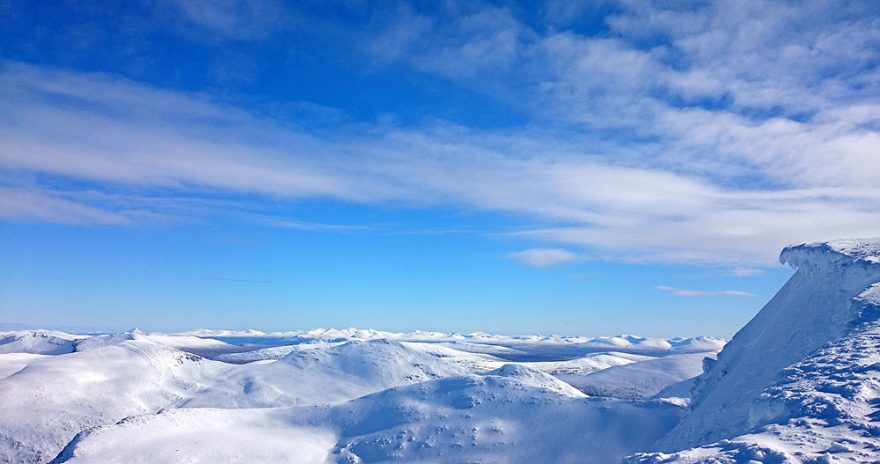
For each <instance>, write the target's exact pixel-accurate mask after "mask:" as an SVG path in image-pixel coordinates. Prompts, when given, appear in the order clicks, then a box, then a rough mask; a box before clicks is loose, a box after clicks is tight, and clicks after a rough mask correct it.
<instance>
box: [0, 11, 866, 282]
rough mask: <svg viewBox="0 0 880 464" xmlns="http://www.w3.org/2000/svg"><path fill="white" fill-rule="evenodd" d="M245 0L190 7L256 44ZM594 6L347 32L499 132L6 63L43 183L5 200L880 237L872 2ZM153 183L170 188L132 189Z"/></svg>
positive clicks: (393, 21) (645, 235)
mask: <svg viewBox="0 0 880 464" xmlns="http://www.w3.org/2000/svg"><path fill="white" fill-rule="evenodd" d="M249 5H251V2H241V3H239V2H230V3H221V4H217V5H213V4H212V5H207V4H204V5H203V4H198V3H196V4H192V5H189V6H187V8H189V10H187V11H189V12H190V13H192V14H193V15H194V16H193V17H194V18H195V17H198V18H201V19H199V20H198V21H196V20H195V19H193V21H195V23H197V26H198V27H199V28H202V29H204V30H214V31H215V33H217V34H220V35H223V36H224V37H227V38H232V39H234V40H244V41H247V40H251V39H260V40H270V38H269V36H265V35H260V34H261V33H257V32H254V31H256V30H262V29H266V28H265V27H264V25H262V23H261V21H262V20H257V19H254V20H253V21H251V20H249V19H247V18H248V17H249V16H248V15H249V14H250V13H248V14H247V15H244V16H240V15H236V14H234V13H235V12H236V11H239V10H241V9H243V10H242V11H246V12H251V13H254V15H256V16H257V17H264V16H265V17H272V16H274V17H276V18H281V19H280V20H283V19H284V17H283V15H272V14H269V15H264V14H263V13H260V12H265V11H270V12H271V8H269V9H268V10H267V9H266V8H264V7H263V6H259V5H262V3H259V2H257V3H254V5H257V6H253V7H252V6H249ZM266 5H271V3H266ZM608 5H610V6H609V7H608V8H604V7H603V8H598V9H596V8H593V9H590V14H592V15H594V16H595V15H599V16H601V21H599V22H600V23H601V24H602V25H603V27H605V28H607V30H608V31H610V32H611V33H608V34H606V33H596V34H590V33H588V32H584V31H582V30H578V29H577V28H575V27H573V26H571V27H570V26H569V25H571V24H574V23H576V22H577V21H576V20H577V18H578V17H579V15H582V14H584V13H583V11H585V10H582V9H577V8H560V7H558V6H557V7H552V8H551V7H547V8H546V12H545V13H546V18H547V19H546V20H547V21H548V23H551V24H553V25H554V27H541V25H540V24H533V23H527V22H525V21H523V20H521V18H520V17H518V16H517V12H516V10H515V9H513V8H503V7H502V8H499V7H497V6H490V5H483V4H479V3H474V4H468V5H462V4H456V3H454V2H453V3H444V4H442V5H439V6H436V7H434V9H433V10H432V9H430V8H427V9H426V8H415V7H412V6H409V5H407V4H401V5H400V6H399V7H397V8H391V9H379V8H377V9H376V11H379V12H381V14H382V16H381V17H380V18H371V21H370V24H371V25H372V26H370V27H365V28H362V29H358V31H359V32H357V33H350V34H351V36H352V37H359V38H360V39H362V40H352V41H351V43H353V44H355V45H357V46H360V47H362V49H363V50H362V52H363V54H364V56H366V57H368V58H367V60H368V61H370V64H371V65H372V66H373V67H374V69H375V68H376V67H378V68H381V67H382V66H388V65H393V66H400V65H402V66H405V67H408V68H410V69H412V70H413V72H418V73H427V74H433V75H436V76H439V77H440V78H442V79H446V80H448V81H449V82H451V83H453V84H454V85H456V86H461V87H464V88H471V89H474V90H475V91H478V92H480V93H482V94H484V95H488V96H489V97H491V98H494V99H497V100H498V101H501V102H504V103H505V104H508V105H510V106H511V107H514V108H516V109H517V110H519V111H523V112H524V113H525V114H527V115H528V118H529V122H528V123H527V124H524V125H521V126H516V127H504V128H502V129H486V128H480V127H464V126H462V125H458V124H455V123H454V122H450V121H439V120H437V119H426V120H425V121H422V122H420V123H417V124H409V125H406V126H397V125H394V124H391V123H387V122H382V123H364V122H360V123H357V124H355V123H349V122H346V121H345V118H342V119H341V120H342V123H340V124H334V125H333V130H331V131H323V132H321V133H317V132H310V131H308V130H306V129H304V128H303V127H302V126H298V125H295V124H291V123H290V122H289V121H282V120H276V119H272V118H270V117H267V116H264V115H262V114H261V113H260V112H258V111H252V110H251V109H246V108H244V107H242V106H240V105H238V104H233V103H230V102H228V101H224V100H222V99H221V98H219V97H217V96H215V95H211V94H208V93H193V92H183V91H175V90H169V89H168V88H164V89H160V88H157V87H155V86H151V85H149V84H146V83H143V82H137V81H133V80H128V79H123V78H121V77H119V76H116V75H108V74H94V73H84V72H76V71H68V70H59V69H50V68H44V67H39V66H32V65H27V64H20V63H14V62H6V63H4V64H3V65H2V67H0V80H2V88H0V92H2V94H0V96H2V98H3V99H4V102H7V106H8V107H9V108H10V111H6V112H4V113H3V114H2V116H0V117H2V123H3V140H4V143H3V144H2V147H0V169H2V172H3V173H5V174H4V179H6V180H8V179H9V178H12V177H15V176H16V175H17V174H18V173H22V172H24V173H29V174H36V175H39V176H38V177H39V178H40V179H42V180H41V181H40V182H34V183H31V184H27V185H25V184H20V183H16V182H4V184H5V187H4V188H6V189H7V190H8V191H9V193H8V194H7V195H6V197H7V198H13V197H15V198H21V199H22V200H21V201H18V200H16V201H15V202H6V203H5V206H4V209H3V211H4V213H3V214H4V216H5V217H7V218H29V220H45V221H61V222H70V223H83V222H92V223H100V224H117V223H118V224H122V223H125V224H138V223H141V222H144V221H149V220H151V219H150V217H153V218H156V217H174V216H176V215H177V216H180V215H185V216H188V217H191V216H193V215H195V216H198V215H199V214H222V211H223V208H212V207H209V206H205V205H204V204H203V205H202V206H197V205H195V204H194V203H193V201H192V200H194V199H206V200H207V199H209V198H216V197H217V196H227V197H232V198H235V199H236V200H235V201H236V202H237V206H236V207H235V208H231V209H230V210H229V211H233V212H234V213H235V214H239V215H246V214H247V213H251V212H254V211H250V210H258V209H259V208H258V206H257V205H256V203H257V201H255V198H257V199H259V198H264V199H265V198H268V199H272V200H274V201H280V202H295V201H298V200H302V199H319V200H333V201H343V202H349V203H356V204H362V205H396V206H406V207H417V208H433V207H437V206H443V207H454V208H465V209H468V210H476V211H486V212H502V213H505V214H511V215H514V216H516V217H522V218H527V221H528V223H529V224H531V225H532V226H530V227H524V228H519V229H514V230H506V231H501V233H505V234H506V235H507V236H508V237H514V238H516V239H519V240H522V241H523V242H525V243H526V245H525V247H530V248H534V249H545V250H547V249H556V250H563V251H567V252H569V253H572V254H574V255H576V256H580V255H582V254H585V253H588V254H589V255H590V256H591V257H593V256H595V257H597V258H602V259H614V260H626V261H638V262H645V261H673V262H688V263H694V262H720V263H726V264H732V265H734V266H737V267H741V268H744V269H751V268H752V267H750V266H753V265H764V264H769V263H773V262H774V259H773V257H774V256H775V254H776V253H777V252H778V250H779V248H780V247H782V246H784V245H786V244H788V243H790V242H799V241H804V240H824V239H828V238H832V237H839V236H855V235H877V234H878V233H880V221H878V219H877V214H876V211H877V210H880V187H878V186H877V183H876V179H877V178H880V159H878V156H880V155H878V153H880V99H878V98H877V95H880V66H878V63H880V52H878V50H880V46H878V45H880V32H878V31H880V27H877V26H878V25H880V18H878V15H877V14H876V13H877V12H876V11H873V10H871V8H870V7H869V6H866V5H860V4H847V5H844V6H840V5H838V6H836V7H834V8H831V7H829V4H828V3H827V2H824V1H810V2H804V3H803V4H802V5H799V6H798V7H797V8H795V7H793V6H792V5H790V4H786V3H781V2H760V3H755V2H745V3H743V2H720V1H719V2H705V3H702V4H700V5H698V6H696V7H694V8H689V9H680V8H671V7H668V6H666V5H661V4H656V3H651V2H610V3H608ZM202 7H204V8H212V9H218V8H219V12H218V11H213V10H212V11H209V12H205V11H200V10H199V8H202ZM820 11H821V12H824V13H827V12H829V11H830V12H831V13H828V14H824V13H823V14H817V12H820ZM230 12H231V13H230ZM258 13H259V14H258ZM199 14H201V16H198V15H199ZM252 16H253V15H252ZM373 19H375V21H373ZM734 19H735V20H734ZM242 21H245V22H246V23H247V24H243V23H241V22H242ZM281 26H282V25H278V24H275V23H272V25H271V27H268V29H267V30H273V31H277V30H279V29H276V27H279V28H280V27H281ZM239 27H240V28H241V31H238V28H239ZM248 30H251V32H247V31H248ZM223 31H226V32H223ZM224 34H225V35H224ZM236 34H238V35H236ZM357 34H363V35H362V36H357ZM47 175H48V176H49V177H48V179H52V178H56V179H74V180H76V181H78V182H85V183H97V184H101V185H102V186H104V187H105V189H104V190H105V191H106V192H108V193H107V194H106V195H105V196H104V197H100V196H97V195H84V194H83V193H84V192H82V191H81V190H82V189H83V188H82V187H76V186H73V187H71V186H70V185H69V183H68V184H67V185H65V186H59V185H56V184H55V183H53V182H52V181H51V180H46V179H47V177H46V176H47ZM65 189H67V190H65ZM156 190H160V191H162V192H163V194H167V196H169V197H171V198H165V199H161V198H160V199H157V198H150V196H151V195H152V192H154V191H156ZM182 197H187V198H188V200H187V201H184V200H183V199H182ZM119 198H131V199H133V198H140V199H139V200H138V201H137V203H138V204H137V205H134V206H133V205H130V204H123V202H120V201H119ZM172 198H177V199H178V200H179V201H174V200H173V199H172ZM160 200H161V201H160ZM182 211H186V212H185V214H182ZM200 211H201V213H200ZM205 211H210V212H209V213H205ZM256 212H259V211H256ZM257 216H259V215H255V216H254V217H257ZM273 221H274V222H273ZM273 221H269V223H274V224H276V225H281V224H286V225H288V226H290V225H292V226H294V227H299V226H302V225H303V224H311V223H310V222H309V221H298V220H292V221H286V222H285V221H284V220H283V219H277V220H276V219H273ZM315 224H319V225H320V224H321V223H315ZM267 225H271V224H267ZM309 227H312V226H311V225H310V226H309ZM334 227H335V226H334ZM318 229H321V227H318ZM560 256H561V255H560ZM558 259H563V260H564V259H565V258H558ZM538 261H539V260H537V261H535V262H538ZM548 262H552V259H551V260H549V261H548Z"/></svg>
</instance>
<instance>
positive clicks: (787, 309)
mask: <svg viewBox="0 0 880 464" xmlns="http://www.w3.org/2000/svg"><path fill="white" fill-rule="evenodd" d="M780 259H781V261H782V262H784V263H790V264H792V265H794V266H796V267H797V272H796V273H795V275H794V276H793V277H792V278H791V280H790V281H789V282H788V283H787V284H786V285H785V287H783V288H782V290H780V292H779V293H778V294H777V295H776V296H775V297H774V298H773V299H772V300H771V301H770V302H769V303H768V304H767V306H765V307H764V309H762V310H761V312H760V313H759V314H758V315H757V316H756V317H755V318H754V319H753V320H752V321H751V322H749V324H747V325H746V326H745V327H744V328H743V329H742V330H741V331H740V332H739V333H737V334H736V336H734V338H733V340H732V341H731V342H730V343H729V344H728V345H727V346H726V347H725V348H724V349H723V350H722V351H721V353H720V354H719V356H718V360H717V362H714V363H708V369H707V371H706V372H705V373H704V374H703V375H702V376H701V377H700V378H698V380H697V386H696V393H695V396H694V402H693V409H692V411H691V412H690V413H689V414H688V415H687V416H686V417H685V418H684V420H683V421H682V422H681V423H680V424H678V425H677V426H676V427H675V428H674V429H673V430H672V431H671V432H670V433H669V434H668V435H667V436H666V437H665V438H664V439H662V440H661V441H660V442H659V446H660V447H661V449H666V450H682V449H683V448H687V449H685V450H682V451H678V452H674V453H652V454H644V455H638V456H634V457H632V458H631V459H630V460H629V462H632V463H673V462H675V463H740V462H753V461H756V462H767V463H771V462H773V463H776V462H778V463H798V464H799V463H832V462H833V463H871V462H880V239H874V240H847V241H837V242H830V243H820V244H802V245H798V246H793V247H788V248H786V249H785V250H784V251H783V252H782V255H781V258H780ZM713 442H714V443H713Z"/></svg>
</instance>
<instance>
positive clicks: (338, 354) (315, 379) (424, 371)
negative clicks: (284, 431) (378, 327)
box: [181, 340, 465, 408]
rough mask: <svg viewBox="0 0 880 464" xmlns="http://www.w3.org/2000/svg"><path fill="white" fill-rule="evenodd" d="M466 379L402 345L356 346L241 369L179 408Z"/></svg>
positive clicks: (276, 401)
mask: <svg viewBox="0 0 880 464" xmlns="http://www.w3.org/2000/svg"><path fill="white" fill-rule="evenodd" d="M463 373H465V370H464V369H463V368H460V367H458V366H455V365H451V364H448V363H445V362H443V361H442V360H440V359H438V358H436V357H433V356H429V355H427V354H424V353H421V352H418V351H416V350H413V349H411V348H408V347H406V346H404V345H403V344H401V343H399V342H395V341H390V340H370V341H353V342H348V343H345V344H342V345H338V346H333V347H329V348H326V349H311V350H295V351H291V352H290V353H288V354H287V355H286V356H284V357H283V358H281V359H279V360H277V361H270V362H261V363H250V364H246V365H241V366H238V367H237V368H235V369H232V370H230V371H229V372H227V373H226V375H224V376H223V377H222V378H219V379H217V380H216V382H215V383H214V384H213V385H211V386H209V387H207V388H206V389H204V390H202V391H200V392H199V393H198V394H196V395H194V396H193V397H192V398H190V399H188V400H187V401H185V402H184V403H182V404H181V406H182V407H223V408H242V407H277V406H291V405H304V404H330V403H341V402H345V401H349V400H352V399H354V398H357V397H360V396H364V395H367V394H369V393H374V392H377V391H381V390H385V389H388V388H391V387H396V386H400V385H408V384H411V383H417V382H424V381H426V380H430V379H434V378H439V377H448V376H451V375H458V374H463ZM304 379H307V381H303V380H304Z"/></svg>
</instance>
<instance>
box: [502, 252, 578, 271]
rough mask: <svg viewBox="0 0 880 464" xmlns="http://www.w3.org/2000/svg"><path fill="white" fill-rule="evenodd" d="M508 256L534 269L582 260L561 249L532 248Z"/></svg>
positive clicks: (574, 254)
mask: <svg viewBox="0 0 880 464" xmlns="http://www.w3.org/2000/svg"><path fill="white" fill-rule="evenodd" d="M507 256H508V257H509V258H511V259H514V260H516V261H519V262H521V263H523V264H526V265H529V266H532V267H552V266H558V265H560V264H565V263H570V262H573V261H577V260H578V259H580V257H579V256H578V255H577V254H576V253H572V252H571V251H568V250H563V249H561V248H531V249H528V250H523V251H517V252H515V253H510V254H508V255H507Z"/></svg>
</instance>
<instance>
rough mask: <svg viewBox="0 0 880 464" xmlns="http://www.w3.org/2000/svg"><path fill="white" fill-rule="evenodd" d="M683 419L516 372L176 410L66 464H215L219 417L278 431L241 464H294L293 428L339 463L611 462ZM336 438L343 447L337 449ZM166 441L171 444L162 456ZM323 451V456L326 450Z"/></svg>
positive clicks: (239, 426)
mask: <svg viewBox="0 0 880 464" xmlns="http://www.w3.org/2000/svg"><path fill="white" fill-rule="evenodd" d="M681 414H682V409H681V408H678V407H675V406H674V405H671V404H668V403H663V402H656V401H655V402H627V401H615V400H595V399H590V398H585V397H584V395H583V394H581V393H580V392H578V391H577V390H574V389H573V388H571V387H570V386H568V385H566V384H564V383H563V382H561V381H559V380H557V379H555V378H553V377H552V376H549V375H547V374H543V373H541V372H537V371H534V370H531V369H528V368H525V367H522V366H504V367H502V368H501V369H499V370H497V371H492V372H489V373H486V374H483V375H475V374H468V375H462V376H453V377H447V378H443V379H436V380H432V381H428V382H423V383H419V384H415V385H410V386H406V387H399V388H393V389H389V390H385V391H382V392H379V393H375V394H373V395H369V396H365V397H363V398H359V399H356V400H354V401H351V402H348V403H345V404H341V405H337V406H332V407H317V408H303V407H295V408H266V409H261V410H229V411H227V412H218V411H217V410H210V409H200V410H192V409H190V410H182V409H177V410H171V411H168V412H166V413H163V414H159V415H153V416H144V417H141V418H137V420H128V421H125V422H123V423H121V424H119V425H116V426H109V427H102V428H99V429H95V430H93V431H91V432H87V433H84V434H83V435H82V436H81V437H80V438H79V439H78V440H75V441H74V442H73V443H72V444H71V445H70V446H69V447H68V448H67V449H66V450H65V452H64V453H62V455H61V456H59V459H58V460H57V462H69V463H89V462H101V459H102V458H105V457H108V456H112V457H117V458H119V459H121V461H120V462H122V461H125V462H160V461H164V460H165V458H167V457H168V456H169V451H168V450H169V449H172V448H173V449H185V450H186V451H187V453H189V454H188V457H189V458H192V459H194V460H195V461H196V462H208V460H207V458H205V457H204V456H202V455H194V454H193V453H196V451H195V450H204V452H205V453H206V455H205V456H207V455H208V454H207V453H213V452H214V451H213V450H212V449H208V448H207V447H204V446H202V444H201V442H199V440H200V439H201V438H200V436H199V435H194V434H192V433H190V432H188V431H189V430H193V429H199V428H203V427H204V426H203V425H200V424H203V423H205V422H209V421H212V420H217V419H216V418H217V417H218V415H219V417H220V419H219V422H220V423H221V426H220V428H221V430H219V432H218V433H219V434H220V436H231V437H235V436H236V435H238V434H244V433H248V432H251V431H254V430H263V429H267V430H268V429H272V430H273V432H272V433H271V434H270V435H269V439H267V440H265V441H263V440H262V438H256V437H255V439H256V440H257V441H258V442H259V443H260V444H261V447H260V448H259V449H257V450H254V449H253V446H251V447H244V448H242V449H240V450H238V451H237V454H234V455H229V456H228V457H227V458H228V459H230V460H231V459H237V460H240V461H241V462H256V461H259V462H289V461H288V460H287V459H286V458H285V457H284V456H285V455H284V452H285V449H286V447H287V446H289V445H288V444H287V443H285V442H284V441H278V440H275V437H278V436H283V435H284V434H285V433H286V431H287V430H289V431H290V434H291V437H293V439H298V438H297V437H300V436H302V435H301V434H302V433H304V432H303V431H311V432H310V433H313V434H314V436H315V440H314V443H316V444H320V445H321V446H324V447H325V448H324V450H323V451H324V453H326V455H327V458H328V460H329V461H330V462H340V463H343V462H404V463H405V462H456V463H457V462H485V463H494V462H497V463H511V462H559V463H568V462H571V463H588V464H589V463H597V464H598V463H603V464H604V463H608V462H615V461H617V460H619V459H620V458H621V457H623V456H624V455H626V454H627V453H629V452H632V451H633V450H638V449H644V447H645V446H647V445H648V444H650V443H651V442H652V441H653V440H655V439H657V438H658V437H659V436H660V435H662V434H663V433H664V432H665V431H667V430H669V428H670V427H671V426H672V425H673V424H674V423H675V422H676V421H677V420H678V419H679V418H680V415H681ZM239 418H240V419H239ZM186 424H192V427H190V426H188V425H186ZM178 430H179V431H180V432H181V434H177V433H175V431H178ZM328 436H329V437H334V438H333V440H332V441H331V442H328V441H327V440H326V437H328ZM233 439H235V438H233ZM209 440H211V441H209V443H212V442H213V439H209ZM157 442H161V446H159V447H156V448H153V447H151V446H150V445H151V444H155V443H157ZM309 450H310V451H312V449H311V448H310V449H309ZM314 452H315V454H314V455H315V456H316V457H317V456H319V455H321V452H320V450H318V449H315V450H314ZM257 453H259V454H257ZM266 456H269V458H264V457H266ZM272 456H281V458H279V459H273V458H271V457H272ZM290 456H298V455H297V454H296V453H294V454H292V455H290ZM172 460H173V461H177V462H180V461H179V460H177V459H172ZM311 462H323V461H322V460H319V459H316V460H314V461H311Z"/></svg>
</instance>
